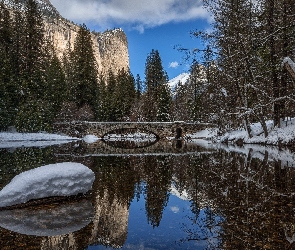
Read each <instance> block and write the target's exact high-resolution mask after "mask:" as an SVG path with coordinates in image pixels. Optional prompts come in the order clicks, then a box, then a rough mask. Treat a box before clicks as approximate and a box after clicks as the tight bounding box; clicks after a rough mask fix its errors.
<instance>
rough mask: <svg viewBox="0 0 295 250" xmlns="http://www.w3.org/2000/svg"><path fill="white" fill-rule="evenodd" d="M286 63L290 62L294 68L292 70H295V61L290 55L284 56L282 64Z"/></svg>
mask: <svg viewBox="0 0 295 250" xmlns="http://www.w3.org/2000/svg"><path fill="white" fill-rule="evenodd" d="M286 63H288V64H289V65H290V67H291V68H292V70H293V71H294V72H295V63H294V62H293V61H292V60H291V58H290V57H285V58H284V60H283V63H282V66H284V65H285V64H286Z"/></svg>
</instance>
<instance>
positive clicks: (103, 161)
mask: <svg viewBox="0 0 295 250" xmlns="http://www.w3.org/2000/svg"><path fill="white" fill-rule="evenodd" d="M134 147H136V145H134V143H133V144H132V143H131V144H128V143H126V142H124V144H121V145H120V144H119V143H118V142H107V143H105V142H102V141H98V142H96V143H92V144H87V143H85V142H83V141H76V142H71V143H67V144H61V145H53V146H48V147H34V146H33V145H30V147H18V148H1V149H0V163H1V164H0V188H1V189H2V188H3V187H4V186H6V185H7V184H8V183H9V182H10V181H11V180H12V179H13V178H14V177H15V176H16V175H18V174H20V173H22V172H24V171H27V170H30V169H34V168H36V167H39V166H43V165H46V164H54V163H62V162H75V163H82V164H83V165H85V166H87V167H88V168H90V169H91V170H92V171H93V172H94V174H95V180H94V183H93V186H92V189H91V190H90V191H89V192H88V193H87V194H85V195H80V196H75V197H64V198H59V197H48V198H45V199H42V200H40V201H38V202H35V203H31V204H29V205H24V206H19V207H16V208H13V209H11V208H9V209H5V208H4V209H1V210H0V244H1V249H44V250H45V249H46V250H47V249H48V250H49V249H50V250H52V249H63V250H64V249H78V250H80V249H88V250H95V249H114V248H121V249H148V250H150V249H293V248H294V247H295V243H294V242H295V214H294V213H295V210H294V209H295V200H294V195H295V169H294V167H293V165H294V158H295V155H294V154H293V153H292V152H290V151H289V150H279V149H278V148H270V147H268V148H267V147H259V146H255V145H248V146H247V147H243V148H241V147H228V146H225V145H223V146H220V145H214V144H203V143H200V141H198V142H173V143H172V142H170V141H164V142H157V143H151V144H150V145H141V146H139V147H136V148H134ZM58 170H59V169H58V168H57V169H56V171H58Z"/></svg>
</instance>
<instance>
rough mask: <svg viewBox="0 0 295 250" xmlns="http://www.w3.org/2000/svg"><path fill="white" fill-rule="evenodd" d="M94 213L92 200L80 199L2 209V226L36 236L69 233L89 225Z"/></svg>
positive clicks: (0, 213)
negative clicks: (63, 202) (53, 204)
mask: <svg viewBox="0 0 295 250" xmlns="http://www.w3.org/2000/svg"><path fill="white" fill-rule="evenodd" d="M93 215H94V209H93V206H92V204H91V202H90V201H88V200H85V199H84V200H80V201H78V202H72V203H67V204H61V205H60V204H58V205H55V206H52V205H50V206H44V207H41V208H39V209H37V207H33V208H30V207H27V208H19V209H12V210H2V211H0V226H1V227H3V228H6V229H8V230H10V231H13V232H16V233H20V234H26V235H36V236H54V235H62V234H68V233H71V232H75V231H78V230H80V229H81V228H83V227H85V226H86V225H88V224H89V223H90V222H91V221H92V219H93Z"/></svg>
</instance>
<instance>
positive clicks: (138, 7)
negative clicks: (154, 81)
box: [51, 0, 210, 80]
mask: <svg viewBox="0 0 295 250" xmlns="http://www.w3.org/2000/svg"><path fill="white" fill-rule="evenodd" d="M51 3H52V4H53V5H54V6H55V7H56V9H57V10H58V11H59V12H60V14H61V15H62V16H64V17H65V18H67V19H69V20H71V21H74V22H75V23H78V24H82V23H85V24H86V26H87V27H88V28H90V29H91V30H96V31H100V32H102V31H104V30H106V29H112V28H114V27H116V28H122V29H123V30H124V31H125V33H126V35H127V39H128V45H129V57H130V68H131V72H132V73H133V74H134V76H135V75H136V74H140V76H141V78H142V79H143V80H144V69H145V61H146V58H147V55H148V54H149V53H150V52H151V51H152V49H157V50H158V51H159V53H160V56H161V59H162V63H163V67H164V69H165V70H166V71H167V73H168V76H169V78H170V79H172V78H174V77H176V76H177V75H179V74H180V73H183V72H185V71H187V70H188V68H189V63H188V62H187V61H186V60H185V54H184V53H181V52H179V51H178V50H177V49H175V47H176V46H178V45H179V46H181V47H183V48H187V49H194V48H201V46H202V44H201V42H200V41H199V40H197V39H196V38H193V37H192V36H191V35H190V32H191V31H193V30H196V29H198V30H205V29H208V28H209V24H208V22H209V20H210V16H209V14H208V13H207V12H206V11H205V10H204V8H203V7H202V0H149V1H146V0H62V1H61V0H51Z"/></svg>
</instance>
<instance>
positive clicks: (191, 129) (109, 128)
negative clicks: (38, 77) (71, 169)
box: [54, 121, 214, 140]
mask: <svg viewBox="0 0 295 250" xmlns="http://www.w3.org/2000/svg"><path fill="white" fill-rule="evenodd" d="M210 127H214V125H213V124H210V123H187V122H181V121H175V122H66V123H56V124H55V126H54V131H55V132H59V133H64V134H67V135H70V136H76V137H83V136H85V135H89V134H91V135H96V136H97V137H98V138H103V137H104V136H106V135H108V134H122V133H129V132H134V133H136V132H143V133H149V134H154V135H155V136H156V138H157V139H158V140H159V139H165V138H176V139H179V138H181V137H182V138H185V137H186V135H188V134H193V133H196V132H198V131H200V130H203V129H206V128H210Z"/></svg>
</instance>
